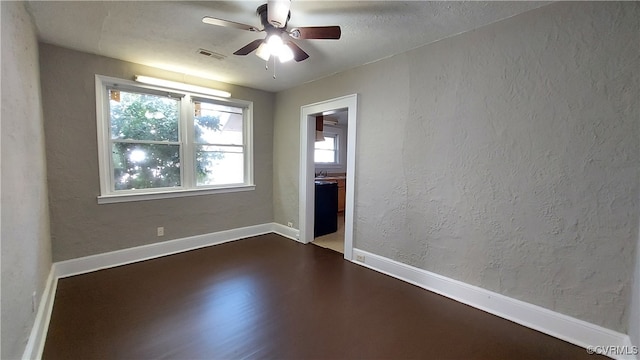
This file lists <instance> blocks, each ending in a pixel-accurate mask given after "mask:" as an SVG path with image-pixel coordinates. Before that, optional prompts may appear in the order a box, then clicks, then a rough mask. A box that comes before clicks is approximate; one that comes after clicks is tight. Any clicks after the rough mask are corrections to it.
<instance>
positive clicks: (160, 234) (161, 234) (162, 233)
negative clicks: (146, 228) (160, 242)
mask: <svg viewBox="0 0 640 360" xmlns="http://www.w3.org/2000/svg"><path fill="white" fill-rule="evenodd" d="M158 236H164V227H162V226H158Z"/></svg>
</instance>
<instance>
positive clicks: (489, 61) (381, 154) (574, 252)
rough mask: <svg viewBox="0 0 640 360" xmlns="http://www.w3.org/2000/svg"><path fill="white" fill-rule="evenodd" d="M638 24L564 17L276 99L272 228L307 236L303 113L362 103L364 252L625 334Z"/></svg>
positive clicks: (634, 199) (397, 60)
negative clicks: (302, 223)
mask: <svg viewBox="0 0 640 360" xmlns="http://www.w3.org/2000/svg"><path fill="white" fill-rule="evenodd" d="M638 19H640V4H638V3H636V2H630V3H620V2H607V3H593V2H582V3H556V4H552V5H548V6H545V7H542V8H540V9H537V10H533V11H531V12H527V13H524V14H521V15H518V16H516V17H513V18H510V19H507V20H504V21H501V22H498V23H494V24H492V25H489V26H486V27H484V28H481V29H478V30H476V31H472V32H468V33H464V34H461V35H458V36H455V37H452V38H448V39H445V40H441V41H439V42H436V43H433V44H430V45H426V46H424V47H421V48H418V49H415V50H413V51H410V52H406V53H403V54H400V55H397V56H394V57H392V58H388V59H384V60H381V61H379V62H376V63H373V64H369V65H366V66H361V67H358V68H355V69H353V70H349V71H346V72H344V73H341V74H338V75H335V76H332V77H328V78H325V79H321V80H319V81H316V82H313V83H310V84H307V85H303V86H301V87H298V88H295V89H290V90H287V91H284V92H281V93H278V94H277V97H276V117H275V121H276V123H275V141H274V143H275V145H274V146H275V148H274V152H275V153H274V154H275V155H274V172H275V173H276V174H278V176H277V178H276V179H274V199H275V200H274V215H275V219H276V221H277V222H279V223H286V222H287V221H291V220H293V221H294V222H295V223H296V224H297V220H298V171H299V170H298V167H299V160H298V158H299V153H298V149H299V139H298V138H299V131H300V130H299V122H300V120H299V114H300V106H302V105H305V104H309V103H313V102H317V101H322V100H326V99H329V98H334V97H337V96H342V95H346V94H350V93H359V94H360V97H359V113H358V116H359V119H358V129H357V130H358V144H357V154H356V163H357V164H356V174H355V175H356V180H355V182H356V185H355V186H356V189H355V196H356V205H355V219H356V220H355V239H354V241H355V246H356V247H357V248H360V249H363V250H366V251H370V252H372V253H375V254H379V255H382V256H385V257H388V258H391V259H394V260H397V261H401V262H403V263H406V264H410V265H413V266H416V267H419V268H422V269H426V270H429V271H432V272H435V273H438V274H442V275H444V276H447V277H450V278H454V279H457V280H461V281H464V282H466V283H469V284H472V285H476V286H480V287H483V288H485V289H488V290H491V291H495V292H498V293H501V294H504V295H506V296H509V297H512V298H516V299H520V300H523V301H526V302H529V303H532V304H536V305H540V306H543V307H545V308H548V309H551V310H554V311H558V312H561V313H564V314H568V315H570V316H574V317H577V318H579V319H583V320H586V321H589V322H591V323H594V324H598V325H601V326H604V327H607V328H610V329H613V330H617V331H621V332H626V331H627V324H628V321H627V317H628V310H629V309H628V308H627V307H628V305H627V304H628V302H629V298H630V286H629V285H630V281H631V275H632V272H633V268H634V262H635V260H634V259H635V248H636V242H637V237H638V218H639V210H638V207H639V206H638V194H639V189H638V175H639V160H640V159H639V157H640V155H639V154H640V148H639V141H638V137H639V124H638V123H639V121H638V119H639V117H640V105H639V102H638V94H639V91H640V89H639V83H640V78H639V77H640V73H639V72H638V69H639V68H640V49H639V45H640V41H639V34H640V27H639V20H638ZM381 145H382V146H381ZM293 149H295V150H296V151H292V150H293Z"/></svg>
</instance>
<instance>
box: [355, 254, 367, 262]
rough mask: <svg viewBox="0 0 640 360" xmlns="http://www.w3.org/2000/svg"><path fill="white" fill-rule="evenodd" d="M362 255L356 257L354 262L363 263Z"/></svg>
mask: <svg viewBox="0 0 640 360" xmlns="http://www.w3.org/2000/svg"><path fill="white" fill-rule="evenodd" d="M364 260H365V259H364V255H356V261H360V262H364Z"/></svg>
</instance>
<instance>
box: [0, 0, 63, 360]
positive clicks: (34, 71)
mask: <svg viewBox="0 0 640 360" xmlns="http://www.w3.org/2000/svg"><path fill="white" fill-rule="evenodd" d="M0 6H1V8H0V12H1V13H2V73H1V74H0V78H2V117H1V118H2V160H1V163H2V170H1V172H2V176H1V178H2V179H1V182H2V189H1V191H2V200H1V204H2V211H1V212H2V344H1V347H2V352H1V353H0V358H2V359H18V358H20V357H21V356H22V353H23V352H24V349H25V346H26V344H27V339H28V337H29V332H30V331H31V328H32V327H33V321H34V318H35V313H34V312H33V311H32V308H31V294H32V293H33V292H34V291H35V292H36V300H37V301H39V300H40V297H41V295H42V292H43V290H44V286H45V282H46V279H47V275H48V274H49V270H50V269H51V242H50V238H49V215H48V206H47V183H46V181H47V176H46V163H45V153H44V149H45V146H44V128H43V125H42V112H41V100H40V82H39V79H38V43H37V39H36V35H35V30H34V27H33V25H32V22H31V19H30V17H29V15H28V14H27V12H26V11H25V9H24V3H22V2H5V1H3V2H2V3H1V4H0ZM36 305H38V304H36Z"/></svg>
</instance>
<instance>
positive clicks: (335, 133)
mask: <svg viewBox="0 0 640 360" xmlns="http://www.w3.org/2000/svg"><path fill="white" fill-rule="evenodd" d="M323 133H324V136H325V137H332V138H334V140H335V142H334V144H335V157H334V159H335V162H316V161H315V150H316V148H315V146H314V148H313V150H314V161H313V162H314V164H315V165H316V166H317V167H322V168H339V167H341V166H342V162H341V159H340V158H341V156H340V155H341V154H340V146H341V144H340V142H341V141H342V139H341V136H340V129H337V128H336V129H334V128H332V127H329V126H327V125H325V126H324V130H323Z"/></svg>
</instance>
